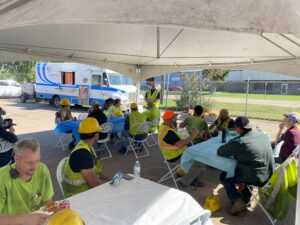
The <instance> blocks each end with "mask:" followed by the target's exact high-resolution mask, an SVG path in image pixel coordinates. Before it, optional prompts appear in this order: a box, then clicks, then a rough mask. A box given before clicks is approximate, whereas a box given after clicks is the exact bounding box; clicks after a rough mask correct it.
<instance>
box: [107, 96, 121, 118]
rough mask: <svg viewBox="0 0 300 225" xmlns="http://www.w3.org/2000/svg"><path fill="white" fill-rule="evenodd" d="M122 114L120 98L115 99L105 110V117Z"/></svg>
mask: <svg viewBox="0 0 300 225" xmlns="http://www.w3.org/2000/svg"><path fill="white" fill-rule="evenodd" d="M119 116H122V109H121V99H116V100H115V101H114V103H113V104H112V105H111V106H110V107H109V109H108V111H107V117H109V118H114V117H119Z"/></svg>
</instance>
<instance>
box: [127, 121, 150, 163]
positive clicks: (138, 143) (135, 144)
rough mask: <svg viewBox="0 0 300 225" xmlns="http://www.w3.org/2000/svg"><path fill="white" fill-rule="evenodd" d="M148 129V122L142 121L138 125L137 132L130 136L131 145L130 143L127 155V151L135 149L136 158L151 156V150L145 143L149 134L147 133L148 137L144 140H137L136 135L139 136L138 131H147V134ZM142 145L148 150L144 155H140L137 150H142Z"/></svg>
mask: <svg viewBox="0 0 300 225" xmlns="http://www.w3.org/2000/svg"><path fill="white" fill-rule="evenodd" d="M148 131H149V125H148V123H147V122H143V123H140V124H139V125H138V127H137V128H136V134H135V135H133V137H128V141H129V145H128V148H127V151H126V153H125V156H126V155H127V153H128V152H129V151H133V153H134V155H135V158H136V159H139V158H143V157H147V156H150V154H149V151H148V149H147V147H146V145H145V143H147V138H148V135H146V137H145V138H144V139H143V140H136V139H135V136H137V135H138V133H145V134H147V133H148ZM142 147H144V149H145V151H146V154H144V155H138V154H137V151H138V150H141V148H142Z"/></svg>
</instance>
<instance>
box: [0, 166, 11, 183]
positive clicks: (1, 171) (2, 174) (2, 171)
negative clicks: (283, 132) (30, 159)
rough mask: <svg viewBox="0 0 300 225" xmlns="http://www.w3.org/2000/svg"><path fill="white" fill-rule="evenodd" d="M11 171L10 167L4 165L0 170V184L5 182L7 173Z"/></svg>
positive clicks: (7, 176)
mask: <svg viewBox="0 0 300 225" xmlns="http://www.w3.org/2000/svg"><path fill="white" fill-rule="evenodd" d="M10 170H11V167H10V165H6V166H4V167H2V168H1V169H0V177H1V179H0V183H2V182H5V181H6V178H9V177H10V175H9V171H10Z"/></svg>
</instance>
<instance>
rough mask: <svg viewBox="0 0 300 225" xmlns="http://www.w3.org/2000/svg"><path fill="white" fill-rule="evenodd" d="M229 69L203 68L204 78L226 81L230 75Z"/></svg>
mask: <svg viewBox="0 0 300 225" xmlns="http://www.w3.org/2000/svg"><path fill="white" fill-rule="evenodd" d="M228 74H229V70H220V69H206V70H202V78H204V79H208V80H211V81H224V80H225V78H226V77H227V76H228Z"/></svg>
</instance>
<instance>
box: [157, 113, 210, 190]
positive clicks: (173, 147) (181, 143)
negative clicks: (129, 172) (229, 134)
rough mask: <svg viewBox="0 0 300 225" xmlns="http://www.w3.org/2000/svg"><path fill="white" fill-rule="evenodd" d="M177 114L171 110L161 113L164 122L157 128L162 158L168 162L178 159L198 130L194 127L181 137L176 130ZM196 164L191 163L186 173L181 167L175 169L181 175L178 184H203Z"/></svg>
mask: <svg viewBox="0 0 300 225" xmlns="http://www.w3.org/2000/svg"><path fill="white" fill-rule="evenodd" d="M176 117H177V115H176V114H175V113H174V112H173V111H166V112H165V113H164V115H163V120H164V122H163V123H162V124H161V125H160V126H159V128H158V144H159V147H160V150H161V151H162V154H163V156H164V158H165V159H166V160H167V161H168V162H171V163H172V162H176V161H178V160H180V158H181V156H182V154H183V152H184V151H185V149H186V148H187V145H188V144H189V143H190V142H191V141H192V140H193V139H194V138H195V137H196V136H198V133H199V132H198V130H197V129H195V130H193V131H192V133H191V134H190V135H189V136H188V137H187V138H183V137H182V135H181V134H180V133H178V131H177V127H176V126H177V122H176ZM199 171H201V170H199V168H197V164H196V163H193V166H192V167H191V168H190V170H189V171H188V173H187V174H185V173H184V171H183V170H182V169H178V170H177V174H178V175H179V176H182V178H181V179H180V181H179V182H178V184H179V185H180V186H181V187H187V186H189V185H192V186H199V187H200V186H203V185H204V184H203V183H202V182H200V177H199V176H200V173H199Z"/></svg>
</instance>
